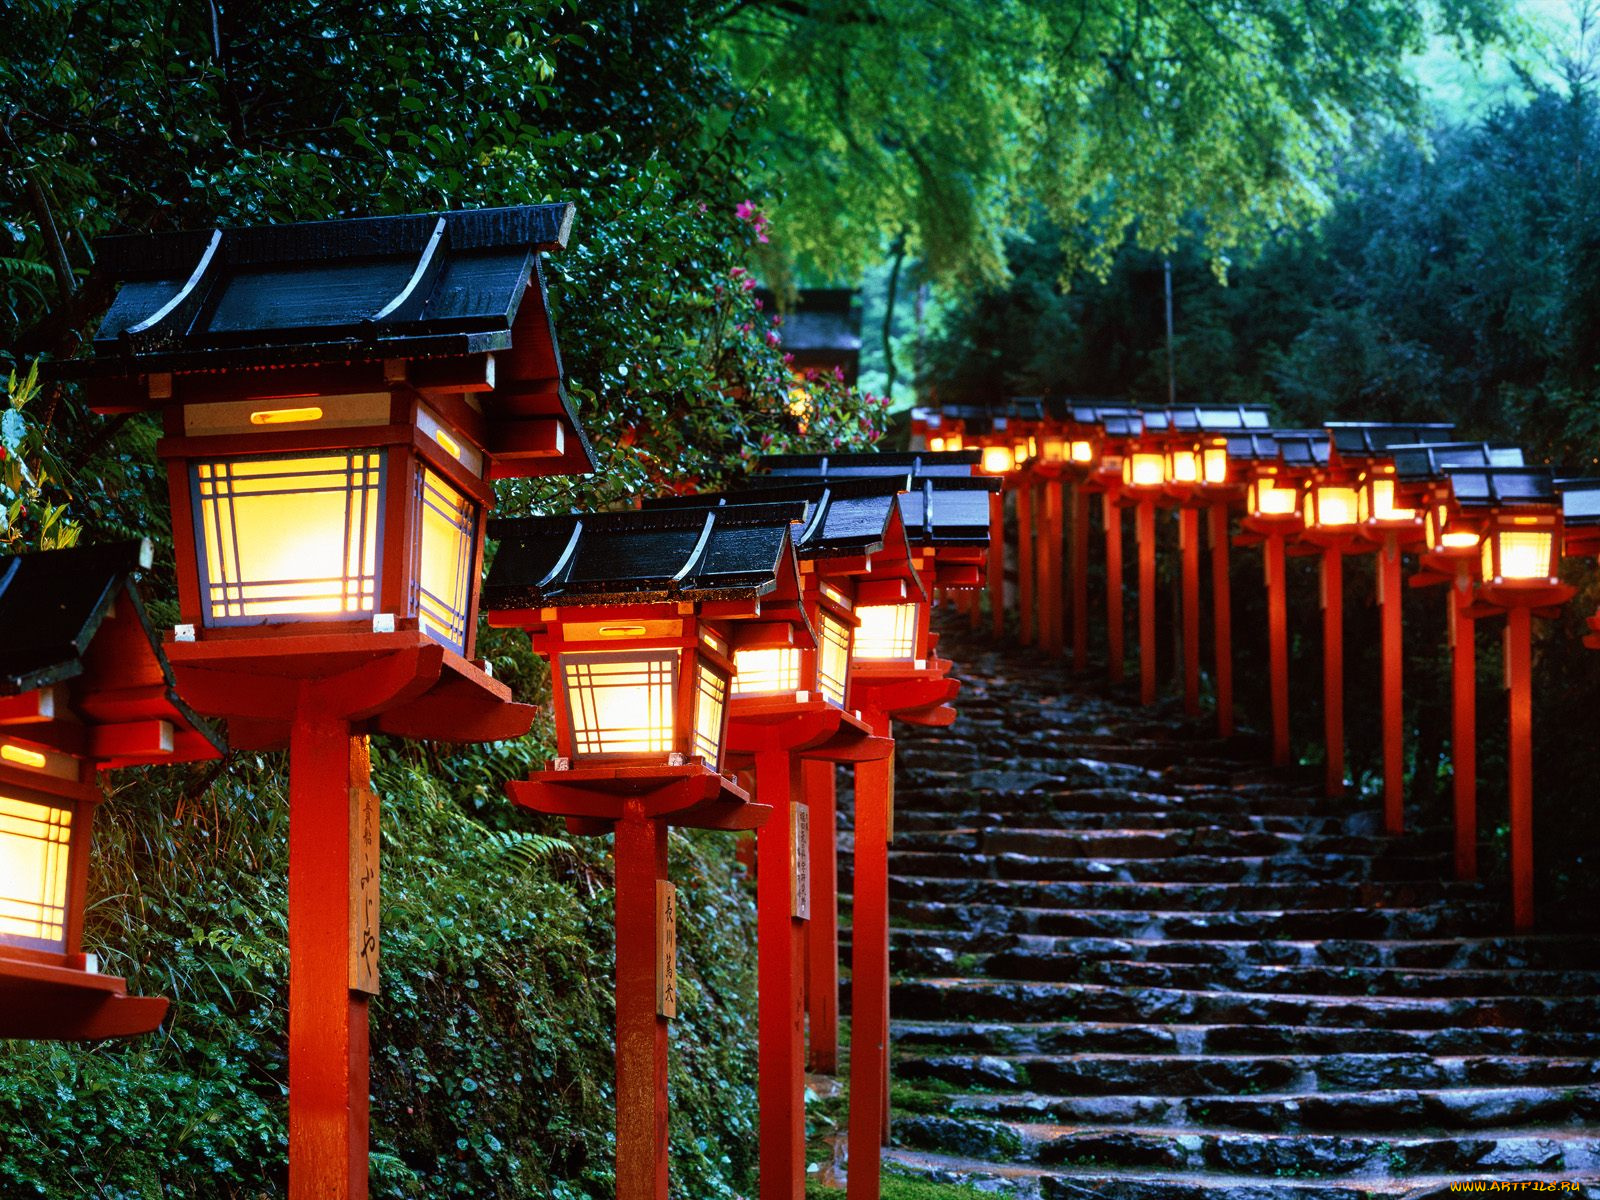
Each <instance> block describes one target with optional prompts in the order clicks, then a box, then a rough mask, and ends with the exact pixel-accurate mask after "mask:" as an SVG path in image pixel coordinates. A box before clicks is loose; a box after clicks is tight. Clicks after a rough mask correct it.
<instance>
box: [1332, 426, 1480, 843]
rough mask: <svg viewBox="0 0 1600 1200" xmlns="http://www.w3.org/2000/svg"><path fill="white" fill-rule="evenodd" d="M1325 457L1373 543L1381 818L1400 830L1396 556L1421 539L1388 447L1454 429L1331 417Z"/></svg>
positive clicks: (1400, 596)
mask: <svg viewBox="0 0 1600 1200" xmlns="http://www.w3.org/2000/svg"><path fill="white" fill-rule="evenodd" d="M1328 432H1329V434H1330V435H1331V437H1332V439H1333V449H1332V460H1331V461H1332V464H1333V465H1336V466H1337V467H1338V468H1339V469H1341V470H1342V471H1343V472H1345V473H1346V474H1348V473H1350V472H1353V473H1354V475H1355V482H1356V524H1357V526H1358V527H1359V532H1360V536H1361V538H1362V539H1363V541H1364V542H1365V543H1366V544H1367V545H1368V546H1370V547H1371V548H1372V549H1373V550H1375V551H1376V553H1375V555H1374V561H1375V566H1376V583H1377V598H1378V618H1379V620H1378V624H1379V645H1380V654H1379V661H1380V664H1381V665H1380V672H1379V674H1380V689H1379V690H1380V695H1381V704H1382V715H1381V724H1382V729H1383V733H1382V742H1383V824H1384V829H1385V831H1386V832H1388V833H1390V834H1392V835H1398V834H1400V833H1403V832H1404V831H1405V705H1404V695H1403V685H1402V675H1403V671H1404V653H1403V646H1402V631H1403V623H1402V620H1401V616H1402V612H1403V602H1404V599H1405V593H1404V589H1403V588H1402V586H1401V584H1402V578H1401V556H1402V555H1403V554H1405V553H1407V552H1410V551H1412V550H1414V549H1415V548H1416V547H1417V545H1418V544H1419V543H1420V542H1422V540H1423V514H1422V509H1421V508H1420V507H1417V506H1415V505H1413V504H1411V503H1409V496H1408V495H1406V491H1407V489H1404V488H1402V487H1401V485H1400V482H1399V480H1398V478H1397V475H1396V468H1395V464H1394V457H1393V453H1392V451H1391V447H1394V446H1401V445H1413V444H1419V443H1422V442H1424V441H1427V440H1429V439H1438V440H1443V439H1446V438H1449V437H1450V436H1451V435H1452V434H1453V433H1454V427H1453V426H1451V425H1444V424H1430V425H1415V424H1403V425H1397V424H1389V423H1377V422H1351V421H1330V422H1329V423H1328Z"/></svg>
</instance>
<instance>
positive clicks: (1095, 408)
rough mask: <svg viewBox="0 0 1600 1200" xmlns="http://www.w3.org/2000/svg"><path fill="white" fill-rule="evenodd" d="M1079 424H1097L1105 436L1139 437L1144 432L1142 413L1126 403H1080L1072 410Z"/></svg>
mask: <svg viewBox="0 0 1600 1200" xmlns="http://www.w3.org/2000/svg"><path fill="white" fill-rule="evenodd" d="M1072 419H1073V420H1074V421H1076V422H1077V423H1078V424H1079V425H1098V426H1099V427H1100V429H1101V431H1102V432H1103V433H1104V434H1105V435H1106V436H1107V437H1118V438H1127V437H1139V436H1140V435H1141V434H1143V433H1144V413H1142V412H1141V411H1140V410H1139V409H1137V408H1129V407H1127V406H1126V405H1104V406H1102V405H1081V406H1079V407H1077V408H1074V409H1073V410H1072Z"/></svg>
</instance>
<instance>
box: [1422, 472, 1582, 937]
mask: <svg viewBox="0 0 1600 1200" xmlns="http://www.w3.org/2000/svg"><path fill="white" fill-rule="evenodd" d="M1446 474H1447V475H1448V476H1449V479H1450V488H1451V492H1452V493H1453V495H1454V498H1455V503H1456V504H1457V505H1459V506H1460V509H1461V511H1462V512H1463V513H1466V514H1468V515H1473V516H1477V517H1478V518H1479V519H1480V520H1481V522H1482V526H1481V529H1482V535H1481V540H1480V543H1479V550H1478V555H1479V558H1478V569H1479V575H1478V601H1479V610H1480V612H1481V613H1483V614H1484V615H1489V614H1495V613H1503V614H1505V618H1506V629H1505V675H1506V679H1505V682H1506V700H1507V715H1508V719H1509V727H1510V728H1509V733H1508V736H1507V743H1506V758H1507V766H1508V768H1509V774H1510V779H1509V787H1508V794H1509V797H1510V808H1511V920H1512V924H1513V926H1514V927H1515V928H1517V929H1518V930H1524V929H1529V928H1531V927H1532V925H1533V916H1534V904H1533V691H1532V680H1533V651H1532V625H1533V618H1534V617H1536V616H1538V617H1554V616H1557V615H1559V613H1560V609H1561V605H1562V604H1565V603H1566V602H1567V601H1568V600H1570V599H1571V598H1572V596H1573V595H1574V594H1575V593H1576V591H1577V589H1576V588H1573V587H1570V586H1568V585H1566V584H1563V583H1562V582H1561V579H1560V575H1559V568H1560V555H1561V550H1562V532H1563V529H1562V498H1561V495H1560V494H1559V493H1557V491H1556V489H1555V481H1554V480H1553V479H1552V477H1551V474H1550V471H1549V470H1548V469H1547V468H1543V467H1481V468H1480V467H1450V468H1446Z"/></svg>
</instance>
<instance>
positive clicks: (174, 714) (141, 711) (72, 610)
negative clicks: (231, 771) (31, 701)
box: [0, 542, 225, 765]
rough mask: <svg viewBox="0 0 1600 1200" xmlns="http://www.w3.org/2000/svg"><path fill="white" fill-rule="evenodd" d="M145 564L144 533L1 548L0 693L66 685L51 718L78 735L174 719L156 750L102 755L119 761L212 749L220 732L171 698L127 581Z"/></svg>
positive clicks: (164, 669)
mask: <svg viewBox="0 0 1600 1200" xmlns="http://www.w3.org/2000/svg"><path fill="white" fill-rule="evenodd" d="M149 565H150V544H149V543H148V542H143V543H140V542H122V543H115V544H110V545H105V546H79V547H73V548H72V549H70V550H47V551H41V552H39V553H35V554H21V555H17V556H15V557H11V558H0V696H20V695H22V694H23V693H26V692H33V691H36V690H38V689H42V688H52V687H57V686H59V687H63V688H65V690H66V692H67V694H68V695H69V696H70V700H69V702H68V703H69V705H70V707H71V710H72V713H71V714H68V713H64V712H62V713H57V714H56V720H57V721H59V722H60V723H61V724H62V725H63V726H67V725H70V727H71V731H72V732H73V733H75V734H76V735H78V736H81V735H82V732H83V729H84V727H85V726H104V725H119V724H135V723H138V724H144V725H148V724H149V723H150V722H154V721H165V722H167V723H168V724H169V725H171V726H172V732H173V744H172V745H171V746H169V747H167V748H166V749H165V750H164V751H162V752H161V753H155V754H149V755H145V754H142V753H140V752H138V751H137V750H128V748H127V747H124V752H123V753H118V754H115V755H106V756H101V757H114V758H115V759H116V760H117V764H118V765H129V764H131V763H133V762H160V761H166V762H174V761H180V760H185V759H194V758H208V757H215V756H216V755H217V754H218V753H220V752H221V751H222V750H223V749H225V743H224V741H223V738H222V735H221V734H220V733H218V732H217V731H216V730H214V729H213V728H212V727H211V726H210V725H208V724H207V723H206V721H205V720H204V719H203V718H201V717H200V716H198V715H197V714H196V713H195V712H194V711H193V710H192V709H190V708H189V706H188V705H187V704H185V703H184V702H183V700H182V699H180V698H179V696H178V693H177V687H176V684H175V683H174V681H173V677H172V669H171V668H170V667H169V666H168V665H167V660H166V656H165V655H164V654H163V653H162V652H161V647H160V643H159V641H158V640H157V637H156V634H155V631H154V629H153V628H152V627H151V624H150V619H149V617H148V615H147V614H146V613H145V609H144V604H143V603H142V602H141V601H140V599H139V593H138V591H137V589H136V588H135V587H134V577H135V575H136V574H137V573H138V572H139V571H140V570H141V569H142V568H144V567H148V566H149ZM30 728H34V727H33V726H30ZM63 748H64V749H67V750H69V751H73V752H92V744H91V745H89V746H82V745H65V746H63Z"/></svg>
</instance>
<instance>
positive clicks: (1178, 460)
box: [1167, 450, 1200, 483]
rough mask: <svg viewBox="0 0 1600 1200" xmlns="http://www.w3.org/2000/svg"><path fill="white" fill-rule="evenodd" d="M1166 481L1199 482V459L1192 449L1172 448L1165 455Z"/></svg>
mask: <svg viewBox="0 0 1600 1200" xmlns="http://www.w3.org/2000/svg"><path fill="white" fill-rule="evenodd" d="M1167 482H1168V483H1199V482H1200V459H1199V456H1198V455H1197V454H1195V452H1194V451H1193V450H1173V451H1170V452H1169V453H1168V455H1167Z"/></svg>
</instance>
